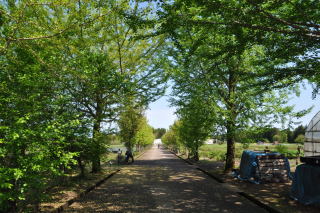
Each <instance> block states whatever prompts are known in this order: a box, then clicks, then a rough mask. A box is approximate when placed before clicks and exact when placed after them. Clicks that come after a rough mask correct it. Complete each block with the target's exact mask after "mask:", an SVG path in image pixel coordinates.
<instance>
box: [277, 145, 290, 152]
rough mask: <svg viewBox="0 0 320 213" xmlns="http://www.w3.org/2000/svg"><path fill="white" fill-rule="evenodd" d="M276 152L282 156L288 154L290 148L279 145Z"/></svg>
mask: <svg viewBox="0 0 320 213" xmlns="http://www.w3.org/2000/svg"><path fill="white" fill-rule="evenodd" d="M276 151H277V152H279V153H281V154H285V153H286V152H288V147H287V146H285V145H281V144H279V145H277V146H276Z"/></svg>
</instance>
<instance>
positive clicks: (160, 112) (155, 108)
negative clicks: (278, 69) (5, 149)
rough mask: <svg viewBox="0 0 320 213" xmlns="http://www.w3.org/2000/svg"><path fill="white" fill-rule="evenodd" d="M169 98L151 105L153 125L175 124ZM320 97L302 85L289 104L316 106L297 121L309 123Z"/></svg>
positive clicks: (317, 107)
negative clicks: (313, 95)
mask: <svg viewBox="0 0 320 213" xmlns="http://www.w3.org/2000/svg"><path fill="white" fill-rule="evenodd" d="M168 99H169V97H168V96H164V97H162V98H160V99H159V100H157V101H156V102H154V103H152V104H151V105H150V106H149V110H147V112H146V116H147V118H148V120H149V124H150V125H151V126H153V127H155V128H168V127H169V126H170V125H171V124H173V122H174V120H175V119H176V116H175V115H174V111H175V109H174V108H173V107H169V102H168ZM319 99H320V96H319V97H317V98H316V99H312V88H311V86H310V85H309V84H306V88H305V89H304V88H302V87H301V94H300V97H295V96H294V97H292V99H291V100H290V101H289V104H290V105H295V110H296V111H299V110H303V109H307V108H309V107H310V106H314V108H313V110H312V111H311V112H310V113H309V114H307V115H305V116H304V117H302V118H301V119H299V120H297V121H299V122H302V124H304V125H307V124H308V123H309V121H310V120H311V119H312V117H313V116H314V115H315V114H316V113H317V112H318V111H320V104H319V103H320V101H319Z"/></svg>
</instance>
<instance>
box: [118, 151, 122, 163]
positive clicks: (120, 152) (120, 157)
mask: <svg viewBox="0 0 320 213" xmlns="http://www.w3.org/2000/svg"><path fill="white" fill-rule="evenodd" d="M121 159H122V150H121V149H119V150H118V157H117V160H118V165H119V164H120V162H121Z"/></svg>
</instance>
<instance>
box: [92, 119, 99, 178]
mask: <svg viewBox="0 0 320 213" xmlns="http://www.w3.org/2000/svg"><path fill="white" fill-rule="evenodd" d="M99 132H100V122H99V121H97V120H96V121H95V123H94V125H93V138H92V139H93V150H94V152H93V156H92V161H91V163H92V173H97V172H100V171H101V165H100V146H99V139H98V133H99Z"/></svg>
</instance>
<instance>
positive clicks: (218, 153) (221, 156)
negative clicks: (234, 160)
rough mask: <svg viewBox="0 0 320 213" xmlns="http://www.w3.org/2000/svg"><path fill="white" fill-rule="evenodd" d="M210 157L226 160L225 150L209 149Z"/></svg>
mask: <svg viewBox="0 0 320 213" xmlns="http://www.w3.org/2000/svg"><path fill="white" fill-rule="evenodd" d="M208 157H209V158H210V159H214V160H216V161H225V160H226V152H225V151H211V152H209V154H208Z"/></svg>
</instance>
